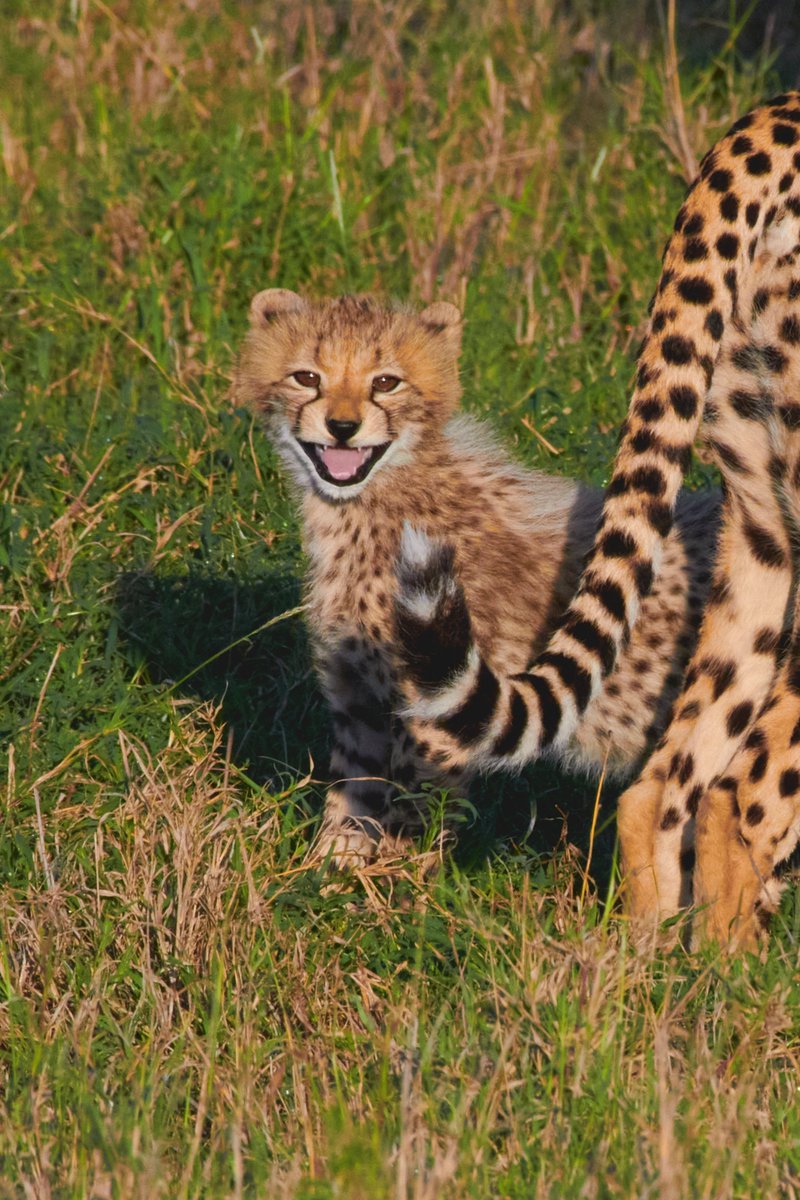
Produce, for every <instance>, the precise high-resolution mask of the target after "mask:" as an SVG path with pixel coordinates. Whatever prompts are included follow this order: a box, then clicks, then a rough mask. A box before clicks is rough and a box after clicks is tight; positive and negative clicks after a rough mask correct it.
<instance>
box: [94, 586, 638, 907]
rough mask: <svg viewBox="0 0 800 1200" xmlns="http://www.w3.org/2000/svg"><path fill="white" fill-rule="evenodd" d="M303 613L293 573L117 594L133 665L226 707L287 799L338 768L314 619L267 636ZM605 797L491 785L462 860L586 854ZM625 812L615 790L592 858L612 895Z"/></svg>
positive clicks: (574, 789)
mask: <svg viewBox="0 0 800 1200" xmlns="http://www.w3.org/2000/svg"><path fill="white" fill-rule="evenodd" d="M300 603H301V591H300V583H299V580H298V579H297V577H296V576H295V575H293V574H292V573H291V572H290V571H289V570H287V571H286V572H282V573H281V572H276V573H273V574H270V575H265V576H264V577H263V578H261V579H258V580H255V581H250V582H247V583H242V582H240V581H238V580H237V579H236V578H235V577H233V576H231V577H228V578H226V577H219V576H216V577H215V576H210V575H208V574H204V573H201V572H197V573H189V574H188V575H184V576H173V577H169V576H167V577H164V576H158V575H154V574H151V573H147V572H141V573H131V574H126V575H124V576H122V577H121V579H120V580H119V583H118V585H117V607H118V612H119V617H120V629H121V633H122V636H123V637H124V639H125V640H126V641H127V644H128V655H129V657H130V659H131V660H132V661H133V662H134V664H135V665H136V666H139V665H143V666H144V667H145V669H146V671H147V674H148V676H149V677H150V679H152V680H153V681H154V682H157V683H163V684H165V685H170V686H174V687H175V694H176V695H177V696H179V697H186V696H191V697H196V698H198V699H201V700H207V701H211V702H212V703H214V704H218V705H219V706H220V709H221V715H222V719H223V720H224V722H225V724H226V726H227V727H228V729H229V730H230V736H231V754H232V759H233V761H234V762H235V763H236V764H237V766H239V767H240V768H242V769H243V770H245V771H246V773H247V774H248V776H249V777H250V778H251V779H253V780H254V782H255V783H257V784H264V785H267V786H269V787H270V788H274V789H276V790H277V789H280V788H283V787H286V786H287V785H288V784H289V783H290V782H291V781H292V780H295V779H296V778H297V776H298V775H302V774H305V773H306V772H307V771H308V767H309V755H310V756H311V759H312V760H313V763H314V775H315V778H317V779H324V778H325V777H326V770H327V760H328V750H329V728H328V718H327V712H326V707H325V702H324V700H323V698H322V696H321V694H320V692H319V689H318V686H317V682H316V677H315V675H314V671H313V667H312V660H311V652H310V647H309V642H308V637H307V633H306V628H305V623H304V619H303V615H302V614H297V615H295V616H292V617H289V618H288V619H286V620H283V621H278V622H277V623H276V624H274V625H272V626H270V627H269V628H267V629H263V628H262V626H264V625H265V624H266V623H267V622H268V621H270V620H272V619H274V618H276V617H280V616H281V615H282V614H284V613H286V612H288V611H290V610H291V609H293V608H295V607H296V606H297V605H299V604H300ZM251 635H252V636H251ZM220 652H221V653H220ZM321 793H322V789H320V793H319V796H320V803H321ZM595 793H596V785H595V784H594V783H593V782H591V781H587V780H585V779H579V778H572V777H570V776H567V775H564V774H563V773H561V772H558V771H556V770H555V769H554V768H553V767H551V766H549V765H547V764H539V765H537V766H534V767H532V768H530V769H529V770H527V771H525V772H524V773H523V774H522V775H520V776H516V777H510V776H502V775H495V776H485V777H481V778H479V779H477V780H475V782H474V784H473V786H472V788H471V791H470V797H471V801H472V803H473V804H474V806H475V809H476V810H477V815H476V817H475V819H474V820H473V821H470V822H468V823H467V824H466V825H465V827H464V829H463V831H462V832H461V834H460V836H459V841H458V846H457V848H456V851H455V857H456V859H457V861H458V862H459V863H460V864H461V865H464V866H467V867H469V866H477V865H479V864H480V863H481V862H484V861H485V860H486V859H487V857H488V856H489V855H490V854H492V853H496V852H498V851H499V852H501V853H502V852H503V851H504V849H508V850H509V852H513V851H514V849H515V848H517V847H521V848H524V852H525V853H527V854H531V853H533V854H537V855H542V856H545V857H548V856H550V855H551V854H552V853H553V852H555V851H556V850H557V849H558V848H559V847H563V845H564V843H565V841H567V840H568V841H570V842H572V843H573V844H575V845H576V846H577V847H578V848H579V849H580V850H581V851H582V852H583V853H584V854H585V853H586V852H587V851H588V847H589V830H590V828H591V821H592V812H593V807H594V798H595ZM615 803H616V791H615V789H614V788H612V787H610V786H606V787H605V788H604V790H603V795H602V808H601V812H600V820H599V824H600V826H601V827H602V826H603V825H605V826H606V828H605V829H602V828H601V833H600V836H599V837H598V839H597V841H596V844H595V850H594V854H593V859H592V875H593V877H594V878H595V881H596V883H597V884H598V886H599V887H600V888H601V889H603V888H604V887H605V885H606V883H607V880H608V872H609V869H610V865H611V859H612V855H613V845H614V828H613V827H614V822H613V819H611V820H609V818H610V817H612V818H613V812H614V809H615Z"/></svg>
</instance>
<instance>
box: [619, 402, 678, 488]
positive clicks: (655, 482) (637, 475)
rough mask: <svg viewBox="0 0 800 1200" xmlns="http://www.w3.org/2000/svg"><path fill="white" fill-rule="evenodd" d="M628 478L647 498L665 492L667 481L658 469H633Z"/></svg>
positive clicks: (646, 467) (647, 467) (648, 467)
mask: <svg viewBox="0 0 800 1200" xmlns="http://www.w3.org/2000/svg"><path fill="white" fill-rule="evenodd" d="M673 390H674V389H673ZM670 400H672V393H670ZM628 478H629V479H630V483H631V485H632V486H633V487H635V488H636V489H637V491H640V492H647V494H648V496H663V495H664V492H665V491H666V487H667V481H666V479H665V478H664V476H663V474H662V473H661V471H659V469H658V467H650V466H645V467H635V468H634V470H633V471H631V473H630V475H629V477H628Z"/></svg>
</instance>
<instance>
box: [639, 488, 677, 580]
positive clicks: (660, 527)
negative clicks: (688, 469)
mask: <svg viewBox="0 0 800 1200" xmlns="http://www.w3.org/2000/svg"><path fill="white" fill-rule="evenodd" d="M644 515H645V517H646V518H647V521H648V523H649V524H650V525H652V527H653V529H655V531H656V533H658V534H659V535H660V536H661V537H663V538H665V537H666V536H667V535H668V533H669V531H670V530H671V529H672V509H671V508H670V506H669V505H668V504H660V503H658V502H657V501H653V503H652V504H648V506H647V508H646V509H645V514H644ZM648 591H649V587H648Z"/></svg>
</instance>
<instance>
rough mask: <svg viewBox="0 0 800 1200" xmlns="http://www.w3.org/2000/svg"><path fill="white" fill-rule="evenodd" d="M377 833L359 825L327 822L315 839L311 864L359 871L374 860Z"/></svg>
mask: <svg viewBox="0 0 800 1200" xmlns="http://www.w3.org/2000/svg"><path fill="white" fill-rule="evenodd" d="M377 851H378V833H377V832H376V833H375V834H371V833H369V832H368V831H367V830H366V829H364V828H363V827H362V826H361V825H360V824H359V823H358V822H349V821H348V822H345V823H342V824H334V823H333V822H326V823H325V824H323V826H322V829H320V831H319V834H318V835H317V837H316V838H315V839H314V842H313V844H312V846H311V850H310V852H309V861H310V862H311V863H312V864H313V865H315V866H320V867H322V866H327V867H331V868H334V869H336V870H339V871H359V870H362V869H363V868H364V867H368V866H369V865H370V863H372V862H374V861H375V858H376V857H377Z"/></svg>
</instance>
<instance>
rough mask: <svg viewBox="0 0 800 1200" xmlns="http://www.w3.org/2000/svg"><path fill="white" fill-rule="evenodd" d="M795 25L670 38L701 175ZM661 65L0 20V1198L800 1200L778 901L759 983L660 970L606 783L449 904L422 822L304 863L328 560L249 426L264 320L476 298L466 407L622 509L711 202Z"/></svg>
mask: <svg viewBox="0 0 800 1200" xmlns="http://www.w3.org/2000/svg"><path fill="white" fill-rule="evenodd" d="M651 10H652V11H651ZM781 20H782V21H783V18H781ZM792 30H794V32H792ZM780 33H781V36H780V39H778V40H777V42H776V49H777V50H778V51H779V52H780V56H779V57H776V55H775V54H773V53H772V51H771V50H770V42H769V37H770V36H771V35H770V25H769V21H767V22H766V23H765V21H764V13H763V12H762V10H761V7H760V6H756V7H755V12H754V13H752V14H751V15H750V17H749V18H748V15H747V13H745V12H743V13H742V14H739V15H737V13H736V11H729V9H728V8H727V6H725V7H723V8H721V9H720V8H719V7H718V6H716V5H714V6H709V5H704V6H702V9H700V8H698V11H697V12H694V10H693V9H687V10H686V11H685V12H684V13H683V23H682V24H681V25H679V41H678V49H679V51H680V52H681V55H682V63H681V82H682V89H683V96H684V104H685V114H684V116H685V122H686V128H687V132H688V138H689V141H690V145H691V149H692V151H693V153H694V155H695V156H696V157H699V156H700V155H701V154H702V152H703V151H704V150H705V149H706V147H707V146H708V144H709V143H710V142H711V141H712V140H713V138H714V137H715V136H716V135H717V134H718V133H719V132H721V131H722V130H723V129H724V127H725V125H726V123H728V122H730V120H732V119H733V117H734V116H735V115H737V114H738V113H740V112H743V111H745V110H746V109H747V107H748V106H749V105H750V104H751V103H752V102H753V101H754V100H755V99H757V98H758V97H759V96H764V95H767V94H769V93H770V92H774V91H778V90H780V88H781V86H783V85H786V84H790V83H791V82H792V81H793V80H794V79H796V77H797V76H796V73H797V66H798V63H797V53H796V49H795V50H793V49H792V47H795V48H796V47H797V45H800V40H799V39H798V37H797V36H795V35H796V34H797V33H798V31H797V30H796V29H794V26H793V25H792V21H791V20H790V19H789V18H786V20H785V21H784V23H783V24H782V25H781V30H780ZM765 38H766V40H765ZM663 62H664V57H663V42H662V32H661V29H660V27H659V23H658V20H657V19H656V13H655V10H654V7H653V6H649V5H646V4H644V3H643V2H642V3H641V4H632V5H630V6H621V5H611V4H607V3H602V2H601V0H595V2H594V3H590V2H589V0H580V2H578V3H576V4H574V5H571V6H569V7H567V6H563V5H556V4H554V3H553V4H551V3H549V2H548V0H538V2H536V3H534V2H530V3H529V2H528V0H516V2H511V0H509V3H508V4H503V5H499V4H498V5H487V4H477V3H471V2H468V0H461V3H457V4H448V3H445V2H444V0H430V2H429V3H426V4H422V3H416V4H415V3H413V0H412V2H411V3H409V4H406V5H400V4H391V3H388V0H375V2H374V3H371V2H367V0H357V2H355V3H353V4H352V5H342V4H334V3H329V4H326V3H320V4H314V5H309V6H307V7H301V6H299V5H297V4H292V3H288V2H283V3H276V4H272V5H263V6H262V5H252V6H250V5H243V4H240V5H233V4H230V5H224V4H221V3H218V2H217V3H215V2H214V0H209V2H208V3H201V4H191V5H190V4H183V5H181V4H179V3H177V0H162V2H161V3H160V4H156V3H154V2H153V0H129V2H127V3H125V2H123V3H113V2H112V3H110V4H109V5H108V6H107V5H106V4H105V3H101V0H71V2H69V3H67V2H58V3H55V4H44V3H42V2H40V0H34V2H33V3H23V2H22V0H18V2H17V3H16V4H15V3H13V2H12V3H11V4H6V5H5V7H4V11H3V18H2V25H0V78H2V79H3V88H2V95H0V180H2V186H1V187H0V195H2V199H1V200H0V255H1V257H0V294H1V295H2V302H1V303H0V347H1V348H2V351H1V355H0V362H1V363H2V375H1V376H0V495H1V498H2V508H0V572H1V574H0V643H1V644H2V657H1V658H0V664H2V665H0V741H1V742H2V747H3V754H4V766H3V773H4V777H5V780H6V784H7V790H6V798H5V801H4V805H3V809H2V825H3V828H2V838H1V839H0V929H1V930H2V945H1V946H0V977H1V978H2V985H1V987H0V997H2V1001H1V1002H0V1196H2V1197H5V1196H7V1197H15V1198H16V1197H18V1196H30V1197H54V1198H55V1197H70V1198H72V1197H74V1198H75V1200H84V1198H86V1197H97V1198H98V1200H99V1198H105V1197H114V1198H117V1197H119V1198H127V1197H147V1198H148V1200H149V1198H150V1197H167V1198H170V1200H171V1198H173V1197H187V1198H188V1197H200V1196H203V1197H212V1198H216V1197H245V1196H246V1197H270V1198H271V1197H276V1198H282V1197H297V1198H302V1200H312V1198H313V1200H329V1198H330V1200H333V1198H334V1197H346V1198H348V1200H382V1198H384V1197H386V1198H387V1200H389V1198H392V1200H427V1198H431V1200H432V1198H434V1197H436V1198H437V1200H438V1198H439V1197H452V1198H453V1200H462V1198H468V1197H476V1198H477V1197H480V1198H484V1197H486V1198H494V1197H514V1198H517V1197H520V1198H521V1197H525V1198H527V1197H537V1198H538V1197H559V1198H560V1197H576V1198H578V1197H581V1198H587V1200H593V1198H595V1197H605V1196H609V1197H615V1196H624V1197H643V1196H658V1197H662V1198H666V1200H673V1198H677V1197H680V1196H691V1197H729V1196H730V1197H733V1196H736V1197H739V1196H741V1197H750V1196H753V1195H764V1196H786V1197H794V1196H796V1195H798V1194H800V1116H799V1115H798V1112H799V1111H800V1110H798V1106H797V1086H798V1065H799V1061H800V985H799V984H798V980H797V945H798V935H800V905H798V902H797V897H796V895H795V894H794V893H793V892H791V891H790V893H789V894H788V896H787V899H786V902H785V904H784V906H783V909H782V913H781V917H780V920H779V922H778V924H777V928H776V931H775V936H774V938H773V941H772V944H771V946H770V949H769V952H768V954H767V956H766V959H765V961H764V962H763V963H761V964H759V963H756V962H755V961H749V962H745V963H741V962H732V963H731V962H728V961H726V960H725V959H720V958H718V957H717V956H715V955H712V954H710V953H708V954H705V955H701V956H696V957H694V958H690V957H688V956H687V955H685V954H684V953H683V952H682V951H679V950H676V951H674V952H672V953H671V954H669V955H666V956H664V957H662V958H660V959H655V960H654V959H652V958H648V957H647V956H643V955H641V954H639V953H637V952H636V951H635V950H633V949H632V948H630V947H629V946H628V944H627V933H626V927H625V923H624V921H623V920H621V919H620V917H619V912H618V907H617V905H616V903H615V892H614V887H615V882H614V873H613V868H612V856H613V842H614V835H613V793H612V792H610V791H605V792H604V793H603V795H602V797H601V805H602V807H601V813H600V823H601V827H602V832H601V836H600V840H599V843H598V845H597V846H596V847H595V849H594V857H593V860H592V863H591V868H590V871H589V872H588V874H587V870H586V852H587V848H588V840H589V839H588V828H589V821H590V816H591V812H592V807H593V803H594V785H592V784H589V783H587V782H586V781H584V780H580V779H574V780H570V779H567V778H565V777H564V776H562V775H557V774H555V773H553V772H552V771H550V770H547V769H545V768H537V769H535V770H534V771H532V772H531V773H529V774H528V775H527V776H526V777H524V778H523V779H522V780H517V781H508V780H500V779H489V780H486V781H484V782H483V783H482V784H481V787H480V788H479V791H478V795H477V796H476V798H475V799H476V803H477V804H478V811H477V812H476V813H475V814H473V815H470V813H469V812H466V813H465V814H464V817H465V820H464V828H463V833H462V836H461V838H460V841H459V845H458V848H457V850H456V852H455V853H454V854H451V855H448V856H446V857H445V859H444V861H443V862H441V863H440V864H439V865H438V866H437V867H436V869H434V870H432V869H431V864H432V863H434V865H435V863H436V860H437V855H436V848H435V836H434V834H435V831H432V834H431V844H430V847H428V848H427V850H426V852H425V853H423V854H421V855H420V857H419V858H418V859H413V860H411V861H409V863H408V864H407V865H406V866H404V867H402V868H398V869H397V870H396V871H393V872H390V873H388V874H386V875H384V876H378V875H375V876H367V878H366V879H365V881H364V883H363V886H361V885H359V886H357V887H355V888H354V889H353V890H351V891H348V892H341V893H336V894H330V893H327V892H326V891H325V889H324V886H323V881H321V880H320V879H319V878H318V876H317V875H316V874H315V873H314V872H313V871H309V870H307V869H306V868H305V866H304V855H305V851H306V848H307V845H308V840H309V837H310V836H311V835H312V833H313V830H314V828H315V822H316V820H317V817H318V813H319V806H320V801H321V796H322V794H323V790H324V768H325V755H326V737H327V733H326V719H325V713H324V711H323V707H322V705H321V702H320V699H319V696H318V693H317V691H316V686H315V682H314V679H313V676H312V674H311V670H310V662H309V656H308V650H307V645H306V640H305V635H304V631H303V626H302V618H301V617H300V616H298V615H296V614H294V615H292V612H291V610H292V609H294V608H295V607H296V606H297V605H298V604H299V603H300V601H301V592H300V583H299V580H300V578H301V575H302V558H301V551H300V543H299V533H298V526H297V520H296V517H295V514H294V511H293V508H292V504H291V502H290V498H289V495H288V493H287V489H286V486H285V483H284V481H283V480H282V478H281V475H280V472H279V470H278V467H277V463H276V460H275V458H274V456H273V455H272V453H271V451H270V448H269V447H268V446H267V445H266V443H265V441H264V440H263V438H262V437H261V435H260V433H259V431H258V430H257V429H254V428H253V426H252V422H251V420H250V418H249V416H248V415H247V414H246V413H244V412H241V411H236V410H235V409H233V408H232V407H231V404H230V401H229V400H228V398H227V390H228V381H229V378H230V374H231V369H232V363H233V359H234V354H235V348H236V345H237V343H238V341H239V339H240V338H241V336H242V333H243V330H244V327H245V322H246V311H247V303H248V300H249V298H250V296H251V294H252V293H253V292H255V291H256V290H257V289H259V288H261V287H266V286H270V285H281V286H287V287H295V288H300V289H305V290H307V291H311V292H315V293H319V294H329V293H335V292H340V291H342V290H346V289H351V290H352V289H374V290H379V291H382V292H384V293H387V294H392V295H397V296H400V297H403V298H406V297H410V298H411V299H413V300H416V301H426V300H429V299H431V298H433V297H441V298H448V299H453V300H456V301H457V302H459V303H460V304H461V305H462V306H463V308H464V311H465V314H466V319H467V326H466V344H465V350H464V360H463V381H464V391H465V400H464V403H465V406H466V407H467V408H469V409H470V410H471V411H473V412H475V413H478V414H480V415H482V416H484V417H485V418H486V419H487V420H489V421H490V423H491V424H492V425H493V426H494V427H495V428H496V429H497V430H498V432H499V434H500V435H501V437H502V438H503V440H504V441H505V442H506V443H507V444H508V445H509V447H510V448H511V449H512V452H513V453H514V454H515V455H517V456H518V457H519V458H520V459H521V460H523V461H525V462H528V463H531V464H533V465H536V466H539V467H544V468H546V469H548V470H554V471H561V472H567V473H572V474H576V475H578V476H580V477H581V478H584V479H591V480H593V481H594V482H597V483H602V482H604V480H605V479H606V478H607V475H608V470H609V465H610V461H611V457H612V455H613V448H614V444H615V429H616V426H617V425H618V423H619V421H620V419H621V417H622V415H623V413H624V411H625V405H626V389H627V384H628V381H629V378H630V375H631V371H632V364H633V356H634V353H635V346H636V344H637V341H638V338H639V336H640V334H641V331H642V325H643V320H644V314H645V308H646V303H647V299H648V296H649V293H650V291H651V289H652V287H653V285H654V282H655V279H656V275H657V270H658V261H659V254H660V250H661V246H662V243H663V240H664V238H665V235H666V232H667V230H668V229H669V227H670V224H671V221H672V217H673V215H674V212H675V210H676V209H677V206H678V204H679V202H680V198H681V195H682V191H683V187H684V184H685V177H684V176H685V169H686V165H685V163H683V164H682V162H681V161H680V160H679V158H678V156H677V155H676V152H675V149H674V147H675V146H676V144H677V143H676V139H675V118H676V112H675V109H674V106H673V105H672V104H671V102H670V101H669V96H668V92H667V90H666V88H665V86H664V82H663V79H664V71H663V67H662V64H663ZM523 418H526V420H527V422H528V423H529V424H530V423H532V424H533V425H534V426H535V428H536V429H537V430H538V431H539V432H540V433H542V434H543V435H544V436H545V437H546V439H547V440H548V441H549V442H550V443H551V444H552V446H553V447H554V449H555V450H557V451H558V454H555V453H552V452H550V451H549V450H547V449H546V447H545V446H544V445H543V444H542V442H541V441H540V440H538V439H537V437H536V436H535V435H534V434H533V433H532V432H530V430H529V428H528V427H527V425H526V424H523ZM706 477H707V471H706V470H705V468H703V467H702V466H698V467H697V468H696V470H695V473H694V477H693V478H694V482H695V483H699V482H702V481H703V480H704V479H706ZM532 816H535V818H536V820H535V822H534V824H533V829H532V831H531V830H530V829H529V826H530V825H531V818H532ZM565 818H568V820H567V823H566V826H565Z"/></svg>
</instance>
